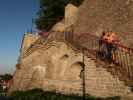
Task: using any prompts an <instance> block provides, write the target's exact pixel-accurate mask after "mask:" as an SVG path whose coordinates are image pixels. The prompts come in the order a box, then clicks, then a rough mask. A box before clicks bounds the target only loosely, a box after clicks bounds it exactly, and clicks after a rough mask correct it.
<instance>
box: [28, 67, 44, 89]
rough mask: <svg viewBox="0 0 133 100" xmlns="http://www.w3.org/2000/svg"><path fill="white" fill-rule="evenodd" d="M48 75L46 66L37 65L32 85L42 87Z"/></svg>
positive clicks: (34, 69) (32, 77)
mask: <svg viewBox="0 0 133 100" xmlns="http://www.w3.org/2000/svg"><path fill="white" fill-rule="evenodd" d="M45 75H46V67H45V66H40V65H38V66H35V67H34V68H33V71H32V76H31V81H30V84H29V85H30V87H33V88H40V87H41V85H42V82H43V79H44V78H45Z"/></svg>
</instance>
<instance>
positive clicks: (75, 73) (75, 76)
mask: <svg viewBox="0 0 133 100" xmlns="http://www.w3.org/2000/svg"><path fill="white" fill-rule="evenodd" d="M82 65H83V63H82V62H80V61H79V62H75V63H73V64H72V65H71V66H70V67H69V68H68V70H67V72H66V75H67V79H70V80H80V79H81V71H82Z"/></svg>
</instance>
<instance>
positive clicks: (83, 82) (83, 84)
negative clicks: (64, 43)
mask: <svg viewBox="0 0 133 100" xmlns="http://www.w3.org/2000/svg"><path fill="white" fill-rule="evenodd" d="M82 54H83V57H82V61H83V64H82V86H83V90H82V92H83V100H85V94H86V90H85V63H84V48H82Z"/></svg>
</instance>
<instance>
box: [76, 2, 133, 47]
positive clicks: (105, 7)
mask: <svg viewBox="0 0 133 100" xmlns="http://www.w3.org/2000/svg"><path fill="white" fill-rule="evenodd" d="M132 26H133V1H132V0H84V2H83V4H82V5H81V6H80V7H79V14H78V22H77V23H76V28H75V33H76V34H81V33H92V34H95V35H97V36H99V35H101V33H102V31H113V32H116V33H117V35H118V37H119V39H120V40H121V41H122V42H123V44H126V45H128V46H130V47H133V39H132V38H133V33H132V32H133V28H132Z"/></svg>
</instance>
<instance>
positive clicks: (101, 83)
mask: <svg viewBox="0 0 133 100" xmlns="http://www.w3.org/2000/svg"><path fill="white" fill-rule="evenodd" d="M44 47H45V45H44ZM82 57H83V56H82V53H81V52H77V51H75V50H74V49H72V47H71V46H69V45H67V44H66V43H65V42H57V41H53V42H52V43H51V46H50V48H48V49H43V48H41V49H37V50H36V51H35V52H33V53H32V54H30V55H29V56H28V57H25V58H24V59H22V60H21V61H22V62H21V67H20V69H18V70H17V71H16V74H15V77H14V82H13V85H12V87H11V88H10V91H14V90H27V89H33V88H42V89H44V90H50V91H55V90H56V91H57V92H61V93H66V94H71V93H75V94H80V95H81V94H82V77H81V70H82V63H83V62H82ZM85 69H86V71H85V75H86V76H85V78H86V93H87V94H90V95H93V96H100V97H108V96H123V95H127V94H128V93H130V89H129V88H128V87H127V86H125V84H124V82H122V81H120V80H119V79H118V78H117V77H113V76H112V75H111V74H110V73H109V72H108V71H106V69H104V68H102V66H101V65H99V66H96V62H95V60H93V59H91V58H88V57H86V56H85Z"/></svg>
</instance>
